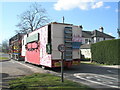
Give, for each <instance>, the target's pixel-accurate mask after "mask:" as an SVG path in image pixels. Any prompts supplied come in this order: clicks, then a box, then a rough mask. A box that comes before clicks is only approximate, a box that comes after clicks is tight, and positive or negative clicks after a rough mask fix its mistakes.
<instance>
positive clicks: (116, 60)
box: [91, 39, 120, 65]
mask: <svg viewBox="0 0 120 90" xmlns="http://www.w3.org/2000/svg"><path fill="white" fill-rule="evenodd" d="M91 53H92V60H93V61H95V62H98V63H101V64H110V65H116V64H118V65H120V39H115V40H107V41H101V42H98V43H95V44H92V45H91Z"/></svg>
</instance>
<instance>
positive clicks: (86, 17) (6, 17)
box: [0, 0, 119, 43]
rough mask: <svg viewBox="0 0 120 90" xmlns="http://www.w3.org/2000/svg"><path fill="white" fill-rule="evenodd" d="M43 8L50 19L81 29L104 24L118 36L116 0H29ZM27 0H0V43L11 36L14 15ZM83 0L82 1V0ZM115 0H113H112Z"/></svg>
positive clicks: (26, 5)
mask: <svg viewBox="0 0 120 90" xmlns="http://www.w3.org/2000/svg"><path fill="white" fill-rule="evenodd" d="M33 1H35V2H37V3H39V4H41V5H42V7H43V8H45V9H46V10H47V13H48V16H49V18H50V19H51V21H50V22H60V23H62V17H63V16H64V17H65V23H69V24H74V25H82V26H83V30H86V31H93V30H95V29H97V30H98V29H99V27H101V26H102V27H104V32H105V33H107V34H110V35H112V36H114V37H116V38H118V34H117V28H118V12H119V9H118V2H117V0H114V2H113V1H112V0H108V1H109V2H105V1H104V0H33ZM33 1H31V0H17V1H15V0H9V1H8V0H1V1H0V43H1V42H2V41H4V40H8V39H9V38H11V37H12V36H14V35H15V34H16V33H15V30H18V28H17V27H16V26H15V25H17V24H18V22H19V18H18V15H20V14H22V13H23V12H25V11H26V10H27V9H29V6H30V5H31V4H32V3H34V2H33ZM82 1H83V2H82ZM115 1H116V2H115Z"/></svg>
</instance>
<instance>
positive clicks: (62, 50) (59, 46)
mask: <svg viewBox="0 0 120 90" xmlns="http://www.w3.org/2000/svg"><path fill="white" fill-rule="evenodd" d="M58 51H60V52H61V81H62V82H64V78H63V67H64V64H63V54H64V52H65V45H64V44H60V45H58Z"/></svg>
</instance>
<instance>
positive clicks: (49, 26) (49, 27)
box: [48, 25, 51, 43]
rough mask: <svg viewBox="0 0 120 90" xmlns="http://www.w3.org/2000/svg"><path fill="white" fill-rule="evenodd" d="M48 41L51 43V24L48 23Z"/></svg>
mask: <svg viewBox="0 0 120 90" xmlns="http://www.w3.org/2000/svg"><path fill="white" fill-rule="evenodd" d="M48 43H51V25H48Z"/></svg>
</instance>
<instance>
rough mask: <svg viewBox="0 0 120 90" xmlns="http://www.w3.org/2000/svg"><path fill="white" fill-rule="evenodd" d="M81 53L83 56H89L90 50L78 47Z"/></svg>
mask: <svg viewBox="0 0 120 90" xmlns="http://www.w3.org/2000/svg"><path fill="white" fill-rule="evenodd" d="M80 50H81V54H82V55H84V56H85V58H91V50H90V49H80Z"/></svg>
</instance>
